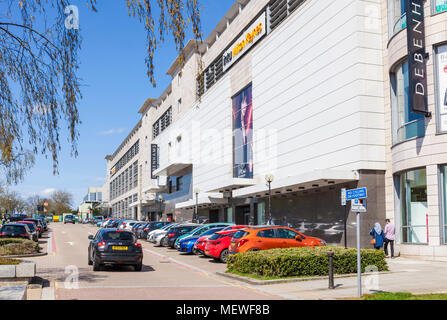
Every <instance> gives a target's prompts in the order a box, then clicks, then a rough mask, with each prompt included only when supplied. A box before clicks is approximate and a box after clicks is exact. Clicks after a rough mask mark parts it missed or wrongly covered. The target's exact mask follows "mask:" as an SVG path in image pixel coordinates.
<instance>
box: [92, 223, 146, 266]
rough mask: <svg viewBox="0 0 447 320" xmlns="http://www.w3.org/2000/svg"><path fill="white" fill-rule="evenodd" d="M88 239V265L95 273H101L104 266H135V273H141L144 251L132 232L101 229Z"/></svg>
mask: <svg viewBox="0 0 447 320" xmlns="http://www.w3.org/2000/svg"><path fill="white" fill-rule="evenodd" d="M88 238H89V239H90V244H89V247H88V264H89V265H93V271H99V270H100V268H101V266H102V265H133V266H134V268H135V271H141V269H142V266H143V250H142V247H141V243H138V241H137V239H136V237H135V235H133V234H132V232H130V231H122V230H118V229H116V228H114V229H100V230H99V231H98V232H97V233H96V235H95V236H89V237H88Z"/></svg>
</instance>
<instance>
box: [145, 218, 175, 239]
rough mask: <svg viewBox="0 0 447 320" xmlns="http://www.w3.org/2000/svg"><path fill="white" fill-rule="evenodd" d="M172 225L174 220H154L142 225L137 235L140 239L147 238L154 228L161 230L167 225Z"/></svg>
mask: <svg viewBox="0 0 447 320" xmlns="http://www.w3.org/2000/svg"><path fill="white" fill-rule="evenodd" d="M169 225H172V222H168V221H152V222H148V223H146V224H145V225H144V226H142V227H141V229H140V230H139V231H137V236H138V237H139V238H140V239H147V235H148V234H149V232H152V231H154V230H159V229H161V228H163V227H165V226H169Z"/></svg>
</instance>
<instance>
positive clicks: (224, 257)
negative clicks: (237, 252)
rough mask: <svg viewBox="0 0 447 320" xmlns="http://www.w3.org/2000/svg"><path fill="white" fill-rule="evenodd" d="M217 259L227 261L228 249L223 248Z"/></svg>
mask: <svg viewBox="0 0 447 320" xmlns="http://www.w3.org/2000/svg"><path fill="white" fill-rule="evenodd" d="M219 260H220V261H222V263H227V260H228V249H223V250H222V252H221V253H220V256H219Z"/></svg>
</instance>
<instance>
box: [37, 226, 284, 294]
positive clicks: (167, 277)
mask: <svg viewBox="0 0 447 320" xmlns="http://www.w3.org/2000/svg"><path fill="white" fill-rule="evenodd" d="M97 230H98V228H96V227H95V226H92V225H81V224H75V225H73V224H66V225H64V224H63V223H51V224H50V231H49V232H48V235H45V236H44V238H42V239H41V240H40V244H41V246H42V247H44V249H46V250H47V251H48V255H47V256H43V257H36V258H30V259H28V260H33V261H35V262H36V263H37V276H39V277H41V278H44V279H49V280H50V281H51V282H52V283H53V284H54V289H52V290H54V291H53V294H52V295H51V296H54V298H55V299H56V300H73V299H74V300H97V299H99V300H276V299H284V297H281V296H278V295H275V294H272V293H270V292H268V290H265V289H259V288H254V287H252V286H250V285H248V284H247V285H245V284H241V283H240V282H235V281H233V280H231V279H228V278H225V277H222V276H218V275H216V274H215V273H216V272H217V271H220V272H222V271H225V270H226V266H225V264H221V263H217V262H215V261H214V260H213V259H208V258H201V257H198V256H194V255H185V254H180V253H179V252H178V251H177V250H172V249H167V248H160V247H154V246H153V244H151V243H148V242H146V241H145V240H140V242H141V243H142V245H143V249H144V259H143V270H142V271H141V272H135V271H134V269H133V267H131V266H128V267H127V266H118V267H113V268H112V267H107V268H105V269H103V270H101V271H99V272H93V270H92V266H89V265H88V264H87V248H88V244H89V240H88V236H89V235H94V234H95V233H96V231H97Z"/></svg>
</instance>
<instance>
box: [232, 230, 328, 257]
mask: <svg viewBox="0 0 447 320" xmlns="http://www.w3.org/2000/svg"><path fill="white" fill-rule="evenodd" d="M325 245H326V242H325V241H324V240H322V239H320V238H315V237H309V236H305V235H304V234H302V233H299V232H298V231H296V230H294V229H292V228H289V227H275V226H253V227H249V228H245V229H242V230H239V231H238V232H236V234H235V235H234V236H233V238H232V240H231V244H230V247H229V253H230V254H233V253H240V252H247V251H258V250H268V249H276V248H291V247H311V246H325Z"/></svg>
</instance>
